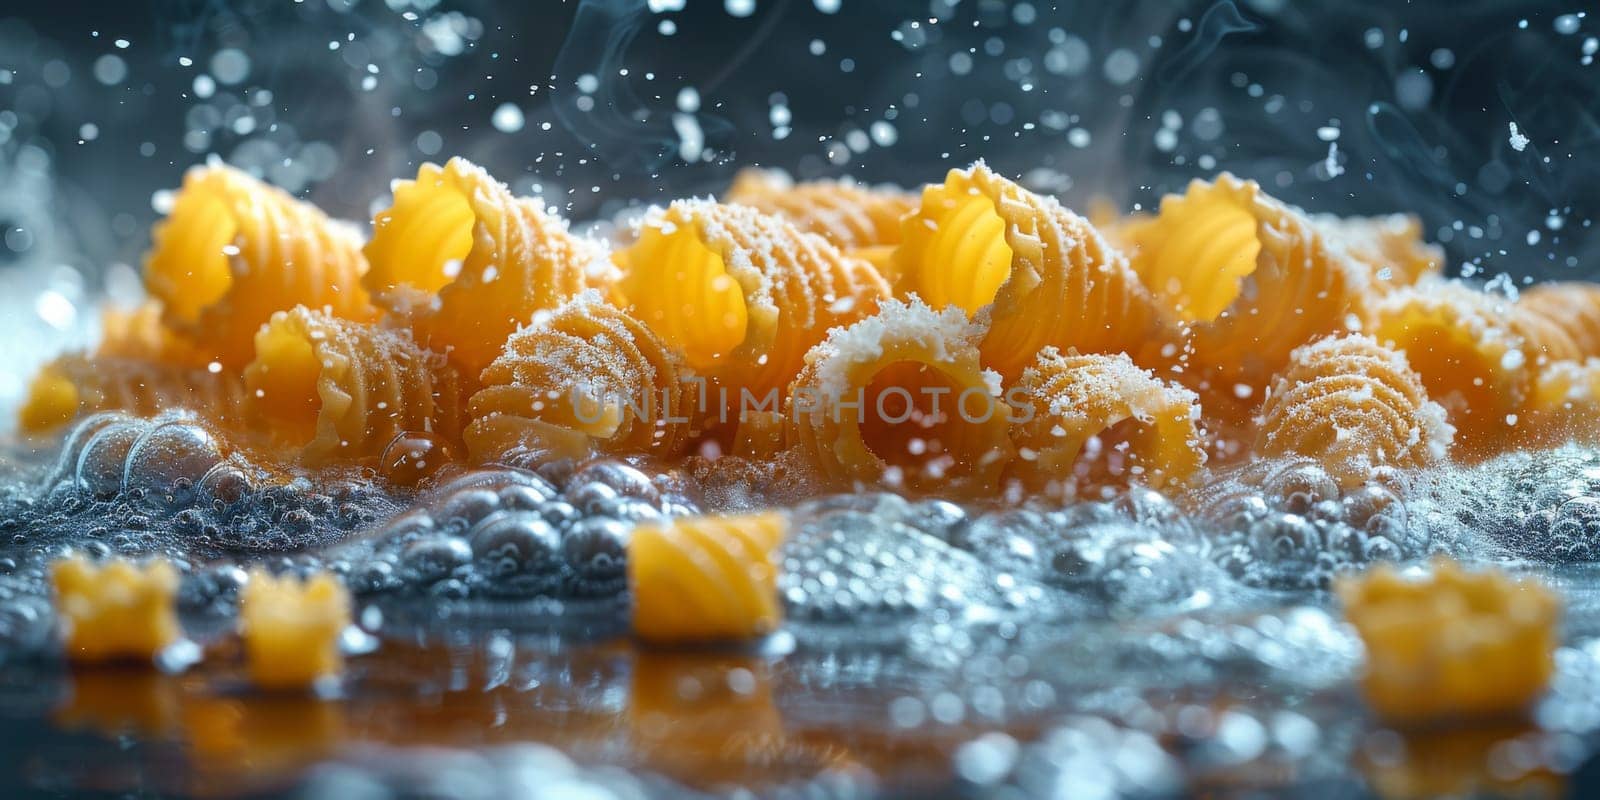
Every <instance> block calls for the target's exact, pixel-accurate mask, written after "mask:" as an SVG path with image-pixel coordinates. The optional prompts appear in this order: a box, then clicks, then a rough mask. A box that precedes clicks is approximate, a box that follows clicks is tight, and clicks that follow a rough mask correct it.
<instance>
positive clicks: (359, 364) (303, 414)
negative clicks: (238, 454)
mask: <svg viewBox="0 0 1600 800" xmlns="http://www.w3.org/2000/svg"><path fill="white" fill-rule="evenodd" d="M255 351H256V357H255V360H254V361H251V362H250V364H249V365H248V366H246V367H245V369H244V384H245V388H246V390H247V401H248V403H249V404H250V411H251V416H252V417H253V418H254V419H256V420H259V421H261V422H263V423H265V424H266V427H267V428H268V430H269V431H270V432H272V433H274V434H276V435H277V436H278V437H280V438H281V439H283V440H285V441H286V442H287V443H288V444H290V445H292V446H294V447H295V448H297V449H298V450H299V451H300V453H301V457H302V458H303V459H304V460H306V461H308V462H325V461H331V460H348V459H361V458H368V457H372V456H377V455H378V454H379V453H380V452H381V451H382V450H383V448H384V447H385V446H387V445H388V444H389V442H390V441H391V440H393V439H394V438H395V436H397V435H399V434H401V433H403V432H407V431H425V432H431V433H438V434H440V435H441V436H444V437H445V438H446V439H450V440H454V439H456V438H457V437H458V436H459V434H460V431H461V397H460V391H461V389H460V386H459V381H458V380H457V378H456V373H455V370H454V369H453V368H451V367H450V366H448V365H447V364H445V363H443V359H442V358H441V357H440V356H438V355H436V354H434V353H430V352H427V351H425V350H423V349H421V348H420V347H418V346H417V345H416V343H415V342H413V341H411V339H410V338H409V337H407V336H406V335H405V334H404V332H399V331H392V330H387V329H383V328H377V327H374V326H372V325H366V324H362V323H357V322H351V321H349V320H342V319H338V318H336V317H330V316H328V315H327V314H324V313H322V312H320V311H310V310H308V309H306V308H304V307H300V308H295V309H292V310H289V311H280V312H278V313H277V314H274V315H273V316H272V319H271V320H270V321H269V322H268V323H267V324H266V325H263V326H261V330H260V332H259V333H257V335H256V344H255Z"/></svg>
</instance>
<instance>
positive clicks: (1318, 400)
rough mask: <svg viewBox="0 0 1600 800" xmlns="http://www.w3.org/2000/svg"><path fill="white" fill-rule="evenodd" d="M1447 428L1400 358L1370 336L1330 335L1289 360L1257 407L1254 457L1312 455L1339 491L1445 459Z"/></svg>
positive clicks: (1437, 408)
mask: <svg viewBox="0 0 1600 800" xmlns="http://www.w3.org/2000/svg"><path fill="white" fill-rule="evenodd" d="M1452 435H1453V429H1452V428H1451V427H1450V423H1448V422H1446V421H1445V411H1444V409H1443V408H1441V407H1440V406H1439V404H1438V403H1435V402H1433V401H1432V400H1429V399H1428V393H1427V390H1426V389H1425V388H1424V387H1423V381H1422V376H1420V375H1418V374H1417V373H1416V372H1414V371H1412V369H1411V367H1410V365H1409V364H1407V363H1406V357H1405V355H1404V354H1402V353H1400V352H1397V351H1395V350H1392V349H1390V348H1388V347H1385V346H1383V345H1381V344H1379V343H1378V341H1377V340H1376V339H1373V338H1372V337H1370V336H1356V335H1351V336H1341V337H1329V338H1326V339H1321V340H1319V341H1316V342H1313V343H1311V344H1308V345H1304V346H1302V347H1300V348H1298V349H1296V350H1295V351H1294V352H1293V353H1291V354H1290V355H1289V366H1288V367H1287V368H1286V369H1285V370H1284V371H1283V372H1282V373H1281V374H1279V375H1278V376H1277V378H1275V379H1274V380H1273V383H1272V390H1271V392H1270V393H1269V394H1268V396H1267V399H1266V402H1265V403H1264V404H1263V405H1262V408H1261V418H1260V425H1259V427H1258V429H1257V434H1256V452H1257V453H1258V454H1260V455H1264V456H1273V457H1280V456H1310V457H1313V458H1316V459H1318V460H1319V461H1320V462H1321V464H1322V467H1323V469H1325V470H1327V472H1328V474H1329V475H1330V476H1332V477H1333V479H1334V480H1336V481H1338V482H1339V484H1340V485H1341V486H1343V487H1345V488H1354V487H1357V486H1360V485H1362V484H1364V483H1366V482H1367V481H1369V480H1370V479H1371V478H1372V477H1373V475H1374V472H1375V471H1376V470H1378V469H1380V468H1383V467H1398V468H1403V469H1414V468H1419V467H1425V466H1429V465H1431V464H1436V463H1439V462H1442V461H1444V460H1445V458H1446V457H1447V455H1448V454H1449V449H1450V440H1451V437H1452Z"/></svg>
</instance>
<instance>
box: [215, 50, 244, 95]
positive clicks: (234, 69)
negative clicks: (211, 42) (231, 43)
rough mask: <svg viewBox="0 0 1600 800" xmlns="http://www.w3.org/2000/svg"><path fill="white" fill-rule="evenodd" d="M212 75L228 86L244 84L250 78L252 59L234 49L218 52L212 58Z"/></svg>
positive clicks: (241, 51)
mask: <svg viewBox="0 0 1600 800" xmlns="http://www.w3.org/2000/svg"><path fill="white" fill-rule="evenodd" d="M211 74H212V75H214V76H216V79H217V80H218V81H221V82H222V83H224V84H227V85H228V86H232V85H234V84H238V83H243V82H244V79H245V78H248V77H250V57H249V56H248V55H245V53H244V51H243V50H240V49H238V48H234V47H230V48H227V49H225V50H218V51H217V53H216V54H215V55H213V56H212V57H211Z"/></svg>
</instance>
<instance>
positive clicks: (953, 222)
mask: <svg viewBox="0 0 1600 800" xmlns="http://www.w3.org/2000/svg"><path fill="white" fill-rule="evenodd" d="M893 264H894V265H893V267H892V268H891V272H892V273H893V274H894V275H895V296H897V297H901V298H904V297H907V296H908V295H911V294H916V295H917V296H919V297H921V298H922V299H923V301H925V302H927V303H928V304H929V305H930V306H932V307H934V308H945V307H947V306H956V307H959V308H960V309H962V310H963V311H964V312H966V313H967V315H968V316H972V315H975V314H977V313H978V312H979V311H980V310H981V309H984V308H988V309H989V312H988V316H989V332H988V334H987V335H986V336H985V337H984V339H983V343H982V345H981V349H982V352H983V364H984V366H985V367H988V368H990V369H993V370H995V371H997V372H999V373H1000V374H1001V376H1003V377H1005V378H1006V379H1008V380H1010V379H1014V378H1016V376H1018V375H1019V374H1021V373H1022V370H1023V369H1024V368H1026V367H1027V366H1028V365H1029V364H1030V363H1032V361H1033V356H1034V354H1036V353H1038V352H1039V350H1040V349H1041V348H1043V347H1045V346H1047V345H1055V346H1057V347H1060V348H1075V349H1077V350H1078V351H1079V352H1082V353H1120V352H1128V353H1133V354H1135V355H1136V356H1137V355H1139V354H1140V353H1141V352H1142V351H1144V350H1146V349H1148V348H1149V347H1150V346H1152V345H1153V344H1155V340H1156V339H1157V338H1158V335H1159V334H1160V333H1161V331H1160V330H1159V326H1158V319H1157V314H1156V306H1155V304H1154V301H1153V298H1152V297H1151V296H1150V293H1149V292H1148V291H1146V290H1145V288H1144V287H1143V286H1141V285H1140V283H1139V279H1138V277H1137V276H1136V275H1135V274H1134V273H1133V272H1132V271H1131V270H1130V269H1129V267H1128V262H1127V260H1126V259H1125V258H1124V257H1123V256H1122V255H1121V254H1120V253H1118V252H1117V251H1116V250H1114V249H1112V248H1111V247H1110V246H1109V245H1107V244H1106V242H1105V240H1104V239H1102V238H1101V236H1100V234H1099V233H1097V232H1096V231H1095V230H1094V229H1093V228H1092V227H1090V226H1089V223H1088V221H1086V220H1084V219H1083V218H1082V217H1079V216H1078V215H1076V214H1074V213H1072V212H1071V211H1068V210H1066V209H1065V208H1062V207H1061V204H1060V203H1058V202H1056V201H1055V199H1054V198H1050V197H1045V196H1042V195H1037V194H1034V193H1032V192H1029V191H1027V190H1026V189H1023V188H1022V187H1020V186H1018V185H1017V184H1015V183H1013V182H1011V181H1009V180H1006V179H1005V178H1004V177H1001V176H1000V175H998V174H996V173H995V172H994V171H993V170H990V169H989V167H988V166H987V165H985V164H984V163H983V162H981V161H980V162H978V163H976V164H974V165H973V166H972V167H970V168H968V169H965V170H951V171H950V173H949V174H948V175H947V176H946V177H945V182H944V183H942V184H934V185H930V186H928V187H926V188H925V189H923V192H922V199H921V203H920V205H919V206H918V208H917V210H916V213H915V214H912V215H909V216H907V217H906V218H905V221H904V224H903V232H902V241H901V244H900V247H899V248H898V249H897V250H896V251H895V253H894V258H893Z"/></svg>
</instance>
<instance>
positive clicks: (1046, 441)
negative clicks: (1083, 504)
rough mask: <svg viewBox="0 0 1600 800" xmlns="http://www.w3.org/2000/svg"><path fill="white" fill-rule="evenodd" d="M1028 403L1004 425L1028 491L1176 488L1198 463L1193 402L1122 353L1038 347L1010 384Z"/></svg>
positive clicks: (1196, 405)
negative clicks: (1107, 485)
mask: <svg viewBox="0 0 1600 800" xmlns="http://www.w3.org/2000/svg"><path fill="white" fill-rule="evenodd" d="M1017 387H1018V389H1020V391H1021V393H1022V397H1024V398H1026V402H1027V403H1028V405H1029V406H1030V410H1031V413H1029V414H1027V415H1026V416H1027V419H1026V420H1025V421H1021V422H1019V423H1018V424H1015V425H1013V426H1012V428H1011V434H1012V440H1013V441H1014V442H1015V443H1016V446H1017V448H1018V451H1019V458H1018V459H1017V460H1016V461H1015V462H1014V467H1015V473H1016V474H1017V475H1018V476H1019V477H1021V478H1022V479H1023V480H1024V482H1025V483H1027V484H1029V485H1031V486H1033V487H1035V488H1054V489H1057V490H1059V489H1061V488H1064V487H1069V486H1071V487H1080V486H1087V485H1093V484H1099V483H1103V482H1106V481H1111V482H1115V483H1120V484H1123V485H1126V484H1129V483H1139V484H1145V485H1148V486H1154V487H1157V488H1159V487H1163V486H1172V485H1181V484H1183V483H1185V482H1187V481H1188V480H1189V479H1190V478H1191V477H1193V476H1194V475H1195V473H1197V472H1199V470H1200V468H1201V467H1202V466H1203V465H1204V464H1205V460H1206V456H1205V452H1204V451H1203V450H1202V449H1201V442H1200V434H1199V432H1198V431H1197V430H1196V426H1195V422H1196V420H1197V418H1198V417H1199V415H1200V405H1199V399H1198V398H1197V397H1196V396H1195V394H1194V393H1193V392H1191V391H1189V390H1187V389H1184V388H1182V387H1179V386H1175V385H1169V384H1165V383H1163V382H1162V381H1160V380H1159V379H1157V378H1156V377H1155V375H1153V374H1151V373H1149V372H1146V371H1144V370H1142V369H1139V368H1138V367H1137V366H1135V365H1134V363H1133V361H1132V360H1131V359H1129V358H1128V356H1127V355H1126V354H1121V353H1119V354H1117V355H1114V356H1107V355H1098V354H1091V355H1079V354H1077V353H1069V354H1066V355H1063V354H1061V352H1059V351H1058V350H1056V349H1055V348H1054V347H1047V348H1045V349H1044V350H1041V351H1040V352H1039V355H1038V357H1037V358H1036V359H1034V363H1033V364H1032V365H1031V366H1029V367H1028V368H1027V369H1025V370H1023V371H1022V377H1021V379H1020V380H1019V381H1018V383H1017Z"/></svg>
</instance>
